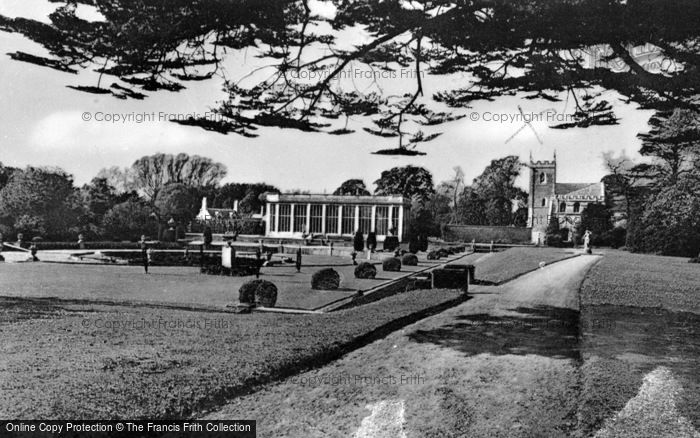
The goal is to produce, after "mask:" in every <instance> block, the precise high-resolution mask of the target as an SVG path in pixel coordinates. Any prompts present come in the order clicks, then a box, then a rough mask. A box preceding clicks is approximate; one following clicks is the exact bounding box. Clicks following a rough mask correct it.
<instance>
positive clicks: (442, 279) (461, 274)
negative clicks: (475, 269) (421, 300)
mask: <svg viewBox="0 0 700 438" xmlns="http://www.w3.org/2000/svg"><path fill="white" fill-rule="evenodd" d="M432 275H433V285H434V286H435V288H436V289H462V290H464V291H466V290H468V289H469V272H468V271H467V270H462V269H435V270H433V272H432Z"/></svg>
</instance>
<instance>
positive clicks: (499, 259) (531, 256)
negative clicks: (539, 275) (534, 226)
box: [474, 247, 577, 284]
mask: <svg viewBox="0 0 700 438" xmlns="http://www.w3.org/2000/svg"><path fill="white" fill-rule="evenodd" d="M576 254H577V253H576V252H574V251H573V250H571V249H562V248H546V247H545V248H536V247H515V248H510V249H507V250H505V251H501V252H495V253H490V254H487V255H485V257H483V258H481V259H480V260H477V261H476V262H475V263H474V264H475V265H476V273H475V277H476V279H477V280H479V281H481V282H484V283H487V284H502V283H505V282H506V281H510V280H512V279H514V278H516V277H519V276H520V275H522V274H525V273H527V272H530V271H533V270H535V269H537V268H539V264H540V262H545V263H546V264H550V263H554V262H558V261H560V260H564V259H567V258H569V257H574V256H575V255H576Z"/></svg>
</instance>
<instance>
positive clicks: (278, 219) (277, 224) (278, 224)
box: [275, 204, 280, 233]
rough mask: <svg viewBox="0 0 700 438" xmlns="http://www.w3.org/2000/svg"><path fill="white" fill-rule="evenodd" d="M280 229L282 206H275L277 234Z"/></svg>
mask: <svg viewBox="0 0 700 438" xmlns="http://www.w3.org/2000/svg"><path fill="white" fill-rule="evenodd" d="M279 229H280V205H279V204H275V232H276V233H277V232H279Z"/></svg>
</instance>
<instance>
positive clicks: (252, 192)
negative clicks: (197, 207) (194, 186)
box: [209, 183, 279, 214]
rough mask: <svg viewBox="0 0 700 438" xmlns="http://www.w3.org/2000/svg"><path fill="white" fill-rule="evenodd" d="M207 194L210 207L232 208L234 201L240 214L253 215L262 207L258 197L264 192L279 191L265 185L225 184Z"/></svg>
mask: <svg viewBox="0 0 700 438" xmlns="http://www.w3.org/2000/svg"><path fill="white" fill-rule="evenodd" d="M209 192H210V194H209V196H210V198H211V199H209V201H210V202H211V204H210V205H211V206H213V207H219V208H233V206H234V203H235V201H238V211H239V212H240V213H241V214H253V213H257V212H259V211H260V208H261V207H262V206H263V201H262V200H261V199H260V195H262V194H263V193H265V192H273V193H279V189H278V188H277V187H275V186H272V185H270V184H265V183H253V184H249V183H227V184H224V185H222V186H221V187H218V188H214V189H213V190H210V191H209Z"/></svg>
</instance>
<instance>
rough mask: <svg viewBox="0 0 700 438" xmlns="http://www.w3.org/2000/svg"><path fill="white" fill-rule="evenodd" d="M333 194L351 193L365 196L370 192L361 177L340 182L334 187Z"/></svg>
mask: <svg viewBox="0 0 700 438" xmlns="http://www.w3.org/2000/svg"><path fill="white" fill-rule="evenodd" d="M333 194H334V195H352V196H366V195H369V194H370V192H369V190H367V186H365V182H364V181H362V180H361V179H349V180H347V181H345V182H344V183H342V184H341V185H340V187H338V188H337V189H335V191H334V192H333Z"/></svg>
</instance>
